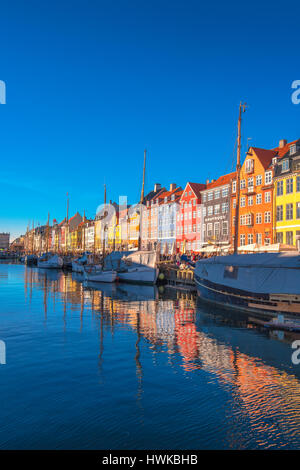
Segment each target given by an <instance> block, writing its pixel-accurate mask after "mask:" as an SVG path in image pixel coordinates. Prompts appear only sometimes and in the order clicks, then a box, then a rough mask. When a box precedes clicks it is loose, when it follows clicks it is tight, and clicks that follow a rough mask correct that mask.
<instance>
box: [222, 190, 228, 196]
mask: <svg viewBox="0 0 300 470" xmlns="http://www.w3.org/2000/svg"><path fill="white" fill-rule="evenodd" d="M227 196H228V188H223V189H222V197H227Z"/></svg>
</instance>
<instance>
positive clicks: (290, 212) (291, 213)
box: [285, 204, 293, 220]
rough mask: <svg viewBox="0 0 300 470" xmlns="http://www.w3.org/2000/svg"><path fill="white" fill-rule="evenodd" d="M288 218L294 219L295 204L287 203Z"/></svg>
mask: <svg viewBox="0 0 300 470" xmlns="http://www.w3.org/2000/svg"><path fill="white" fill-rule="evenodd" d="M285 218H286V220H292V219H293V204H287V205H286V217H285Z"/></svg>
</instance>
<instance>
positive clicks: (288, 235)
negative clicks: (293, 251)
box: [286, 232, 294, 245]
mask: <svg viewBox="0 0 300 470" xmlns="http://www.w3.org/2000/svg"><path fill="white" fill-rule="evenodd" d="M286 244H287V245H293V244H294V243H293V232H286Z"/></svg>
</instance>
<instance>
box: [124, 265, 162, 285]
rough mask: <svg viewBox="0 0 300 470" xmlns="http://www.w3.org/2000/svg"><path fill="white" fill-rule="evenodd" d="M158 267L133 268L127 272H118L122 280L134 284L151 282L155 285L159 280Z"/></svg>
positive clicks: (150, 283)
mask: <svg viewBox="0 0 300 470" xmlns="http://www.w3.org/2000/svg"><path fill="white" fill-rule="evenodd" d="M157 276H158V269H157V268H148V269H139V268H137V269H133V270H129V271H125V272H118V278H119V280H120V282H128V283H133V284H149V285H154V284H155V283H156V281H157Z"/></svg>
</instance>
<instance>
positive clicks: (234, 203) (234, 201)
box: [232, 199, 236, 209]
mask: <svg viewBox="0 0 300 470" xmlns="http://www.w3.org/2000/svg"><path fill="white" fill-rule="evenodd" d="M232 207H233V208H234V209H235V208H236V199H233V201H232Z"/></svg>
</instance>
